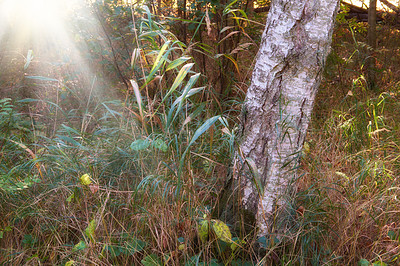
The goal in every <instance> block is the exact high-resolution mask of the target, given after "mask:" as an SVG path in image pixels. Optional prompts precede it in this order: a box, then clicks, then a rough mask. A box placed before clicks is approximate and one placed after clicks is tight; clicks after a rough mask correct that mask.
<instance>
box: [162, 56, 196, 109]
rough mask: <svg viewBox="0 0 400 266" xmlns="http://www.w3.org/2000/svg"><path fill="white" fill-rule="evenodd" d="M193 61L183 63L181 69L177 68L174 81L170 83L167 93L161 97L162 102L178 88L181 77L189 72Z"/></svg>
mask: <svg viewBox="0 0 400 266" xmlns="http://www.w3.org/2000/svg"><path fill="white" fill-rule="evenodd" d="M193 65H194V63H189V64H186V65H184V66H183V67H182V68H181V70H179V73H178V75H177V76H176V78H175V80H174V83H173V84H172V86H171V88H170V89H169V91H168V93H167V94H166V95H165V97H164V98H163V100H162V102H164V101H165V100H166V99H168V97H169V96H170V95H171V94H172V93H173V92H174V91H175V90H176V89H177V88H178V86H179V85H181V84H182V81H183V79H184V78H185V77H186V75H187V74H188V73H189V71H190V69H191V68H192V66H193Z"/></svg>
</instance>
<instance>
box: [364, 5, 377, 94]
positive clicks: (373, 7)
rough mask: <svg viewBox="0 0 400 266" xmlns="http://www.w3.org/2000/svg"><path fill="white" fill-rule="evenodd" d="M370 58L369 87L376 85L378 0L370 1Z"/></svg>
mask: <svg viewBox="0 0 400 266" xmlns="http://www.w3.org/2000/svg"><path fill="white" fill-rule="evenodd" d="M368 46H369V50H368V51H367V55H368V58H367V60H366V67H367V82H368V88H369V89H371V90H373V89H375V87H376V84H375V83H376V81H375V80H376V77H375V57H374V56H375V50H376V0H370V1H369V8H368Z"/></svg>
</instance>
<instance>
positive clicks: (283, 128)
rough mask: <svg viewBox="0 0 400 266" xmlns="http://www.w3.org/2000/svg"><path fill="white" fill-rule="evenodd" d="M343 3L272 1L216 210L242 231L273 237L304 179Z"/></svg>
mask: <svg viewBox="0 0 400 266" xmlns="http://www.w3.org/2000/svg"><path fill="white" fill-rule="evenodd" d="M339 3H340V1H338V0H318V1H308V0H301V1H294V0H275V1H272V4H271V9H270V12H269V14H268V18H267V22H266V27H265V30H264V33H263V37H262V42H261V45H260V50H259V52H258V55H257V61H256V65H255V67H254V72H253V76H252V81H251V85H250V87H249V89H248V91H247V95H246V100H245V104H244V106H243V110H242V121H241V124H242V129H241V132H240V133H239V134H240V135H239V136H240V138H241V140H240V145H239V149H238V152H237V154H236V156H235V159H234V163H233V174H232V177H231V178H230V180H229V182H228V183H227V186H226V189H225V191H224V192H222V194H221V198H220V202H219V204H220V205H219V207H217V208H216V210H217V211H218V212H219V213H218V215H219V216H222V217H223V218H224V219H225V220H226V221H227V222H229V223H231V224H235V225H236V226H235V227H236V228H237V222H238V221H244V222H245V223H249V227H247V228H250V229H251V228H253V226H254V224H256V225H257V227H258V228H259V229H260V230H259V232H258V234H259V235H265V234H267V233H268V232H271V231H270V230H271V229H273V228H276V227H277V226H278V225H277V224H274V223H273V222H274V221H275V222H277V220H275V219H274V217H276V216H275V215H274V214H275V213H276V210H277V209H279V206H281V205H283V203H284V198H283V195H284V192H285V191H286V189H287V188H288V184H289V183H290V181H291V180H293V179H294V178H295V177H296V172H295V170H296V167H297V162H298V159H299V155H300V154H301V150H302V148H303V142H304V138H305V135H306V131H307V127H308V124H309V119H310V114H311V111H312V108H313V103H314V97H315V95H316V92H317V90H318V86H319V84H320V80H321V77H322V72H323V71H322V70H323V68H324V64H325V60H326V57H327V55H328V54H329V50H330V44H331V37H332V32H333V28H334V25H335V17H336V14H337V12H338V9H339ZM286 192H287V191H286ZM245 229H246V227H245Z"/></svg>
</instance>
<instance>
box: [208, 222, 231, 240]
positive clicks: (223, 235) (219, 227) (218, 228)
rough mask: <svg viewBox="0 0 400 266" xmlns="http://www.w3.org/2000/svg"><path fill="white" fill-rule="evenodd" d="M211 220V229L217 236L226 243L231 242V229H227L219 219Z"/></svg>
mask: <svg viewBox="0 0 400 266" xmlns="http://www.w3.org/2000/svg"><path fill="white" fill-rule="evenodd" d="M212 222H213V230H214V233H215V235H216V236H217V238H218V239H220V240H222V241H224V242H226V243H231V242H232V234H231V231H230V230H229V227H228V226H227V225H226V224H225V223H224V222H222V221H220V220H212Z"/></svg>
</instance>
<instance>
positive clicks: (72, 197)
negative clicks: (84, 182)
mask: <svg viewBox="0 0 400 266" xmlns="http://www.w3.org/2000/svg"><path fill="white" fill-rule="evenodd" d="M74 198H75V193H74V192H73V193H71V195H69V197H68V198H67V199H66V201H67V202H68V203H70V202H71V201H72V200H73V199H74Z"/></svg>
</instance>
